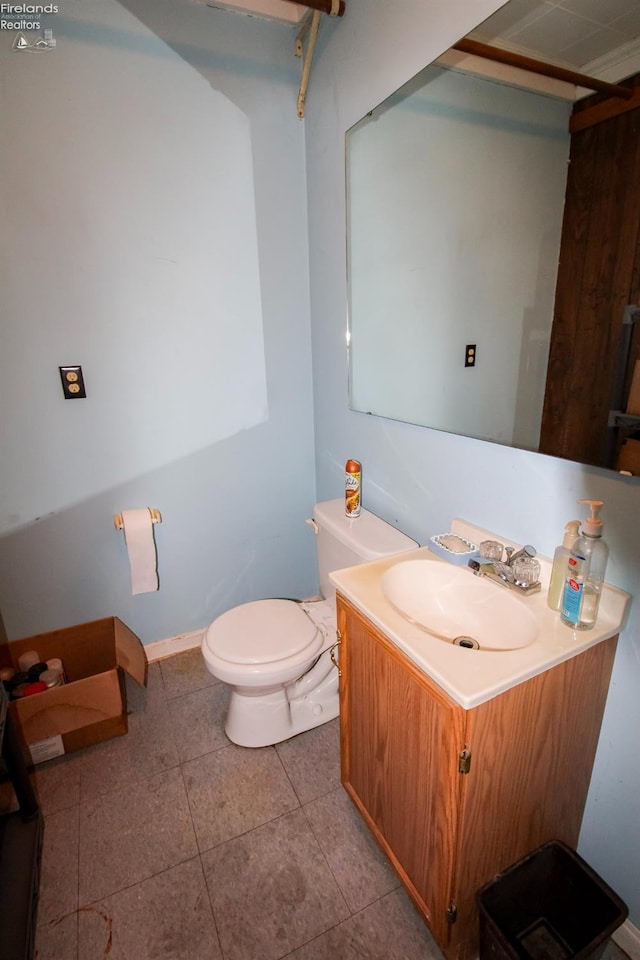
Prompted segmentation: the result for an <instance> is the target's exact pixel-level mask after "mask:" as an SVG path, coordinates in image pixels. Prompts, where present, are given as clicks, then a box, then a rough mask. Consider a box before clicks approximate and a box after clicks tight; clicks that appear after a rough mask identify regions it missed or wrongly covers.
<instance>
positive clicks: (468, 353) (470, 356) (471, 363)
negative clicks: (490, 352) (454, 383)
mask: <svg viewBox="0 0 640 960" xmlns="http://www.w3.org/2000/svg"><path fill="white" fill-rule="evenodd" d="M464 365H465V367H475V365H476V345H475V343H468V344H467V345H466V347H465V348H464Z"/></svg>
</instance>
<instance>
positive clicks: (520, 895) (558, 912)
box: [478, 840, 628, 960]
mask: <svg viewBox="0 0 640 960" xmlns="http://www.w3.org/2000/svg"><path fill="white" fill-rule="evenodd" d="M478 908H479V914H480V960H527V958H532V960H586V958H589V960H597V958H598V957H599V956H600V955H601V954H602V953H603V951H604V948H605V946H606V945H607V941H608V940H609V937H610V936H611V934H612V933H613V932H614V930H616V929H617V928H618V927H619V926H620V924H621V923H623V922H624V920H625V919H626V918H627V915H628V910H627V906H626V904H625V903H623V901H622V900H621V899H620V897H618V896H617V894H615V893H614V892H613V890H611V888H610V887H608V886H607V884H606V883H605V882H604V880H602V878H601V877H599V876H598V874H597V873H595V871H594V870H592V869H591V867H589V865H588V864H587V863H586V862H585V861H584V860H583V859H582V857H580V856H578V854H577V853H575V852H574V851H573V850H571V849H570V848H569V847H567V846H565V844H563V843H560V842H559V841H557V840H552V841H550V842H549V843H545V844H543V845H542V846H541V847H539V848H538V849H537V850H535V851H534V852H533V853H532V854H529V856H527V857H524V859H522V860H519V861H518V863H515V864H514V865H513V866H512V867H509V868H508V869H507V870H505V871H504V873H501V874H500V875H499V876H498V877H496V879H495V880H493V881H492V882H491V883H489V884H487V885H486V886H485V887H483V888H482V889H481V890H479V891H478Z"/></svg>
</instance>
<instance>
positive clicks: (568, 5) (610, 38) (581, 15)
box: [469, 0, 640, 83]
mask: <svg viewBox="0 0 640 960" xmlns="http://www.w3.org/2000/svg"><path fill="white" fill-rule="evenodd" d="M469 38H470V39H473V40H477V41H479V42H482V43H488V44H493V45H494V46H499V47H504V48H506V49H508V50H512V51H515V52H517V53H521V54H524V55H525V56H528V57H533V58H535V59H538V60H545V61H547V62H549V63H554V64H556V65H558V66H562V67H565V68H567V69H569V70H575V71H577V72H578V73H584V74H587V75H588V76H593V77H599V78H600V79H602V80H607V81H609V82H611V83H616V82H617V81H618V80H622V79H624V78H625V77H628V76H631V75H632V74H634V73H637V72H638V71H640V0H509V3H506V4H505V5H504V6H503V7H501V8H500V10H498V11H497V12H496V13H494V14H493V16H491V17H489V18H488V20H485V21H484V23H482V24H481V25H480V26H479V27H478V28H477V29H475V30H474V31H473V32H472V33H470V34H469Z"/></svg>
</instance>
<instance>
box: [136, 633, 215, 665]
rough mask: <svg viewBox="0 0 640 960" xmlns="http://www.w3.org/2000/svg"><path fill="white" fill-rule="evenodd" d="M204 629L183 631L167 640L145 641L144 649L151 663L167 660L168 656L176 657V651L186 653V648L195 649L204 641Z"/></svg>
mask: <svg viewBox="0 0 640 960" xmlns="http://www.w3.org/2000/svg"><path fill="white" fill-rule="evenodd" d="M203 637H204V630H194V631H193V632H192V633H181V634H179V635H178V636H177V637H169V638H168V639H167V640H154V642H153V643H145V645H144V650H145V653H146V655H147V660H148V662H149V663H155V662H156V661H157V660H166V659H167V657H174V656H175V655H176V653H184V652H185V651H186V650H195V649H196V647H199V646H200V645H201V643H202V638H203Z"/></svg>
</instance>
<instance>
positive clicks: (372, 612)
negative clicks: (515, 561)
mask: <svg viewBox="0 0 640 960" xmlns="http://www.w3.org/2000/svg"><path fill="white" fill-rule="evenodd" d="M451 532H453V533H457V534H458V535H459V536H462V537H465V538H466V539H468V540H471V541H473V542H475V543H480V542H481V541H482V540H486V539H492V540H499V541H500V542H502V543H504V544H505V545H507V546H516V544H513V543H512V542H511V541H509V540H505V539H504V538H502V537H500V536H499V535H496V534H494V533H491V532H490V531H487V530H482V529H480V528H478V527H475V526H473V525H472V524H469V523H467V522H466V521H464V520H454V521H453V522H452V524H451ZM417 559H420V560H427V561H429V562H432V563H438V564H443V563H445V564H446V563H447V561H446V560H443V559H441V558H440V557H439V556H436V555H435V554H434V553H432V552H431V551H430V550H429V548H428V547H420V548H418V549H417V550H415V551H411V552H409V553H403V554H398V555H396V556H393V557H385V558H384V559H382V560H375V561H373V562H371V563H364V564H360V565H358V566H355V567H347V568H345V569H343V570H336V571H334V572H332V573H331V574H330V578H331V581H332V583H333V584H334V585H335V587H336V589H337V590H338V591H339V592H340V593H341V594H342V595H343V596H344V597H346V599H347V600H349V601H350V602H351V603H352V604H353V606H354V607H356V609H358V610H359V611H360V612H361V613H363V614H364V616H366V617H367V618H368V619H369V620H370V621H371V622H372V623H374V624H375V625H376V626H377V627H378V628H379V629H380V630H381V631H382V633H384V634H385V635H386V636H387V637H388V638H389V639H390V640H391V641H392V642H393V643H394V644H396V646H397V647H398V648H399V649H400V650H402V651H403V652H404V653H405V654H406V655H407V656H408V657H409V659H410V660H412V661H413V662H414V663H415V664H416V666H418V667H419V668H420V669H421V670H423V671H424V673H426V674H427V675H428V676H429V677H431V679H432V680H434V681H435V682H436V683H437V684H438V685H439V686H440V687H442V688H443V689H444V690H445V691H446V692H447V693H448V694H449V696H451V697H452V699H453V700H455V701H456V703H459V704H460V705H461V706H462V707H464V708H465V709H470V708H472V707H476V706H478V705H479V704H481V703H485V702H486V701H487V700H491V699H492V698H493V697H495V696H497V695H498V694H500V693H503V692H504V691H505V690H508V689H510V688H511V687H514V686H516V685H517V684H519V683H522V682H523V681H525V680H528V679H529V678H531V677H535V676H537V675H538V674H540V673H544V671H546V670H549V669H550V668H551V667H554V666H556V665H557V664H559V663H562V662H563V661H564V660H569V659H570V658H571V657H574V656H576V655H577V654H579V653H582V651H583V650H587V649H588V648H589V647H592V646H595V645H596V644H597V643H600V642H602V641H603V640H606V639H608V638H609V637H612V636H614V635H615V634H617V633H619V632H620V630H622V629H623V627H624V625H625V623H626V618H627V615H628V608H629V605H630V600H631V598H630V596H629V594H627V593H624V591H622V590H619V589H618V588H617V587H613V586H610V585H609V584H604V585H603V590H602V596H601V600H600V608H599V611H598V618H597V621H596V625H595V627H593V629H591V630H572V629H571V628H570V627H567V626H566V625H565V624H564V623H562V621H561V620H560V615H559V614H558V613H556V612H555V611H553V610H550V609H549V607H548V606H547V591H548V586H549V577H550V574H551V561H550V560H549V559H548V558H545V557H541V556H538V560H539V561H540V565H541V578H540V579H541V583H542V589H541V590H540V592H539V593H537V594H534V595H533V596H529V597H516V599H517V601H518V602H519V603H522V604H524V605H525V606H526V607H527V609H528V610H529V611H530V612H531V613H532V614H533V615H534V616H535V617H536V619H537V621H538V626H539V629H538V635H537V638H536V640H535V641H534V642H533V643H531V644H529V646H526V647H520V648H519V649H516V650H504V651H496V650H485V651H483V650H469V649H465V648H463V647H459V646H454V645H453V644H451V643H446V642H444V641H442V640H440V639H437V638H436V637H434V636H431V635H430V634H429V633H428V631H427V630H426V629H424V628H423V627H420V626H418V625H417V624H414V623H411V622H410V621H409V620H407V618H406V617H404V616H403V615H402V614H401V613H399V612H398V611H397V610H396V609H395V607H394V606H392V604H391V603H390V602H389V601H388V600H387V598H386V597H385V595H384V593H383V590H382V586H381V581H382V574H383V573H384V572H385V571H386V570H388V569H389V568H390V567H392V566H394V565H395V564H398V563H403V562H406V561H407V560H417ZM468 574H469V577H472V576H473V573H472V572H471V571H468ZM482 582H483V585H484V586H485V587H486V589H487V590H488V591H491V590H497V591H499V592H500V593H502V592H503V591H504V590H505V589H506V588H505V587H503V586H501V585H499V584H497V583H493V582H492V581H490V580H488V579H486V578H484V579H483V581H482ZM514 596H515V595H514Z"/></svg>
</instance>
